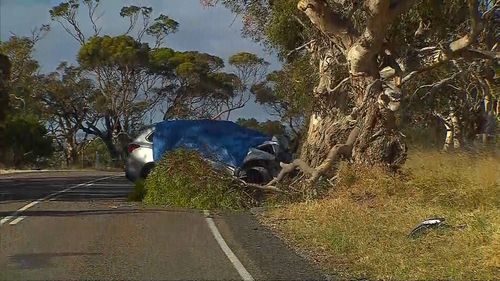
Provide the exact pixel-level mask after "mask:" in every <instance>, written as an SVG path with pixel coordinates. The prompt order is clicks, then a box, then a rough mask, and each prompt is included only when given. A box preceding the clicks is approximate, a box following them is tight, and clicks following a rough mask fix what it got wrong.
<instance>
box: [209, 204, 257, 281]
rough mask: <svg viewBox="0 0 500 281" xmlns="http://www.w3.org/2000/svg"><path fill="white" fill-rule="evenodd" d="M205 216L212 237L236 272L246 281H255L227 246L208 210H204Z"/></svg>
mask: <svg viewBox="0 0 500 281" xmlns="http://www.w3.org/2000/svg"><path fill="white" fill-rule="evenodd" d="M203 214H204V215H205V221H206V222H207V224H208V228H209V229H210V231H211V232H212V235H213V236H214V238H215V240H216V241H217V243H218V244H219V247H220V248H221V249H222V251H223V252H224V254H226V257H227V258H228V259H229V261H230V262H231V263H232V264H233V267H234V268H235V269H236V271H238V274H239V275H240V276H241V278H243V280H244V281H254V280H255V279H254V278H253V277H252V275H251V274H250V273H249V272H248V270H246V268H245V266H243V264H242V263H241V261H240V260H239V259H238V257H237V256H236V255H235V254H234V252H233V251H232V250H231V248H229V246H228V245H227V243H226V240H224V237H222V234H221V233H220V231H219V229H218V228H217V225H215V222H214V220H213V219H212V218H211V217H210V212H209V211H208V210H204V211H203Z"/></svg>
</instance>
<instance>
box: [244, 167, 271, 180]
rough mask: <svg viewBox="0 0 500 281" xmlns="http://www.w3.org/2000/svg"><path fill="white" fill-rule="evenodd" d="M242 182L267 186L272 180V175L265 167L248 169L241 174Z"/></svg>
mask: <svg viewBox="0 0 500 281" xmlns="http://www.w3.org/2000/svg"><path fill="white" fill-rule="evenodd" d="M240 178H241V179H242V180H244V181H245V182H247V183H255V184H266V183H268V182H269V181H270V180H271V175H270V174H269V171H268V170H267V169H266V168H265V167H261V166H254V167H248V168H247V169H245V170H243V171H242V173H241V177H240Z"/></svg>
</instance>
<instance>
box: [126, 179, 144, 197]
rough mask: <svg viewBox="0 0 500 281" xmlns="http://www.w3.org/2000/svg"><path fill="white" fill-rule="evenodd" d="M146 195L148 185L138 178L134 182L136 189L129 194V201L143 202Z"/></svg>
mask: <svg viewBox="0 0 500 281" xmlns="http://www.w3.org/2000/svg"><path fill="white" fill-rule="evenodd" d="M145 196H146V187H145V182H144V181H143V180H138V181H136V182H135V183H134V191H132V192H131V193H130V194H129V195H128V200H129V201H135V202H141V201H142V200H144V197H145Z"/></svg>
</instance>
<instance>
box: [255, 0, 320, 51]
mask: <svg viewBox="0 0 500 281" xmlns="http://www.w3.org/2000/svg"><path fill="white" fill-rule="evenodd" d="M297 3H298V0H276V1H273V5H272V10H271V13H270V19H269V20H268V22H267V25H266V29H265V35H266V38H267V41H266V42H268V44H270V45H271V46H272V47H274V48H276V49H277V50H278V53H279V56H280V58H281V59H282V60H285V59H286V54H287V53H288V52H289V51H290V50H293V49H295V48H296V47H298V46H300V45H301V44H303V42H305V41H306V39H307V38H308V37H309V36H311V34H314V30H313V29H310V28H305V27H304V26H302V25H301V23H300V22H299V20H297V18H298V19H302V20H301V21H302V22H305V23H308V22H309V21H308V20H307V19H305V18H304V15H303V14H302V13H300V11H299V10H298V9H297Z"/></svg>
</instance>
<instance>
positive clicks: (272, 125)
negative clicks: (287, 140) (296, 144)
mask: <svg viewBox="0 0 500 281" xmlns="http://www.w3.org/2000/svg"><path fill="white" fill-rule="evenodd" d="M236 124H238V125H240V126H243V127H246V128H249V129H253V130H256V131H259V132H261V133H264V134H266V135H269V136H279V135H285V134H286V128H285V126H283V124H281V122H279V121H271V120H267V121H264V122H259V121H257V119H255V118H250V119H244V118H238V120H236Z"/></svg>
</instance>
